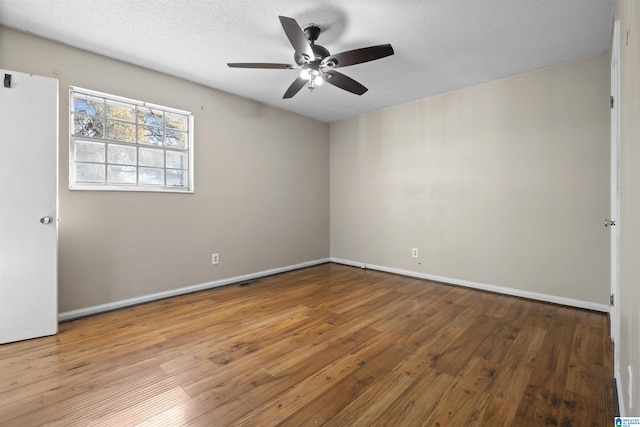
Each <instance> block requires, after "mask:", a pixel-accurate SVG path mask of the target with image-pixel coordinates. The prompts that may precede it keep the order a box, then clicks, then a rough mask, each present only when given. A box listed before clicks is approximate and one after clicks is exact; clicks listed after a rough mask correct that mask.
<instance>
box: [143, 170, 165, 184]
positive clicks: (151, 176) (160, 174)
mask: <svg viewBox="0 0 640 427" xmlns="http://www.w3.org/2000/svg"><path fill="white" fill-rule="evenodd" d="M138 181H139V183H140V184H145V185H164V169H151V168H140V171H139V174H138Z"/></svg>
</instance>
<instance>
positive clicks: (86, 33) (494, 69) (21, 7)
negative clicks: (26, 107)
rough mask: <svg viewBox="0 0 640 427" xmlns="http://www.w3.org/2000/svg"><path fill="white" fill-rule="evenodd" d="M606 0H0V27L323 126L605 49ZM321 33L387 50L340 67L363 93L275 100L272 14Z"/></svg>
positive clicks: (276, 32) (276, 25)
mask: <svg viewBox="0 0 640 427" xmlns="http://www.w3.org/2000/svg"><path fill="white" fill-rule="evenodd" d="M613 1H614V0H401V1H400V0H396V1H393V0H350V1H345V0H312V1H300V0H273V1H265V0H0V23H1V24H4V25H6V26H9V27H12V28H16V29H19V30H23V31H28V32H31V33H35V34H38V35H41V36H44V37H47V38H50V39H53V40H58V41H61V42H63V43H66V44H69V45H71V46H75V47H79V48H82V49H86V50H89V51H92V52H96V53H100V54H103V55H106V56H110V57H113V58H117V59H120V60H123V61H127V62H130V63H133V64H137V65H141V66H144V67H147V68H151V69H154V70H158V71H162V72H165V73H168V74H172V75H176V76H179V77H182V78H185V79H188V80H192V81H194V82H197V83H201V84H203V85H206V86H210V87H213V88H217V89H220V90H223V91H226V92H230V93H234V94H237V95H241V96H244V97H247V98H252V99H256V100H258V101H261V102H264V103H266V104H270V105H273V106H276V107H279V108H284V109H286V110H290V111H295V112H297V113H299V114H302V115H305V116H309V117H313V118H316V119H318V120H322V121H326V122H334V121H338V120H342V119H345V118H348V117H352V116H356V115H359V114H362V113H366V112H369V111H375V110H379V109H382V108H387V107H390V106H393V105H398V104H402V103H406V102H410V101H413V100H417V99H420V98H426V97H429V96H433V95H436V94H440V93H444V92H449V91H452V90H455V89H459V88H462V87H468V86H472V85H475V84H478V83H482V82H487V81H491V80H496V79H499V78H503V77H507V76H512V75H515V74H520V73H524V72H527V71H532V70H535V69H539V68H543V67H547V66H550V65H554V64H559V63H563V62H567V61H572V60H576V59H580V58H584V57H588V56H590V55H594V54H597V53H601V52H604V51H607V50H609V47H610V40H611V28H612V19H613ZM279 15H283V16H288V17H291V18H294V19H295V20H296V21H297V22H298V24H300V26H301V27H303V28H304V27H305V26H306V25H307V24H310V23H315V24H316V25H318V26H319V27H320V28H321V29H322V30H323V32H322V34H320V38H319V39H318V41H317V42H316V43H317V44H319V45H322V46H324V47H326V48H327V49H329V51H330V52H331V53H338V52H342V51H345V50H351V49H356V48H361V47H366V46H371V45H378V44H385V43H391V45H392V46H393V48H394V50H395V55H393V56H390V57H387V58H383V59H379V60H376V61H372V62H368V63H364V64H358V65H353V66H350V67H344V68H340V70H339V71H340V72H342V73H344V74H346V75H348V76H349V77H352V78H354V79H356V80H358V81H359V82H360V83H362V84H364V85H365V86H367V87H368V88H369V91H368V92H367V93H365V94H364V95H362V96H357V95H353V94H351V93H349V92H345V91H343V90H341V89H338V88H336V87H334V86H331V85H328V84H325V85H323V86H322V87H320V88H318V89H317V90H315V91H313V92H311V91H308V90H306V89H303V90H301V91H300V92H299V93H298V94H297V95H296V96H295V97H294V98H292V99H288V100H284V99H282V95H283V94H284V92H285V90H286V89H287V88H288V87H289V85H290V84H291V82H292V81H293V80H294V79H295V78H296V77H297V75H298V72H297V71H296V70H255V69H250V70H246V69H237V68H234V69H231V68H228V67H227V66H226V63H227V62H277V63H291V64H294V61H293V48H292V47H291V45H290V43H289V41H288V39H287V37H286V36H285V34H284V32H283V30H282V27H281V25H280V21H279V20H278V16H279Z"/></svg>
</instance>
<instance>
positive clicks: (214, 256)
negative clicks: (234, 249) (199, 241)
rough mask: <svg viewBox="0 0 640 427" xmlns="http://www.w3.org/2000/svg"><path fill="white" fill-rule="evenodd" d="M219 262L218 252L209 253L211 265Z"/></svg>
mask: <svg viewBox="0 0 640 427" xmlns="http://www.w3.org/2000/svg"><path fill="white" fill-rule="evenodd" d="M217 264H220V254H218V253H215V254H211V265H217Z"/></svg>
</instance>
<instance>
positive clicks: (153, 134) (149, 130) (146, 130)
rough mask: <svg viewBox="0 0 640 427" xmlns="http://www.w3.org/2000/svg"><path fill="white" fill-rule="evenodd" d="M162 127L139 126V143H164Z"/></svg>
mask: <svg viewBox="0 0 640 427" xmlns="http://www.w3.org/2000/svg"><path fill="white" fill-rule="evenodd" d="M163 139H164V138H163V135H162V128H156V127H152V126H138V144H147V145H162V140H163Z"/></svg>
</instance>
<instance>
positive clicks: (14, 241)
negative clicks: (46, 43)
mask: <svg viewBox="0 0 640 427" xmlns="http://www.w3.org/2000/svg"><path fill="white" fill-rule="evenodd" d="M7 76H10V80H11V81H10V87H5V86H6V85H7V84H8V82H7ZM0 79H1V80H2V81H3V82H4V83H5V84H3V85H1V86H0V343H7V342H12V341H18V340H23V339H29V338H35V337H39V336H45V335H52V334H55V333H56V332H57V329H58V321H57V316H58V289H57V287H58V285H57V284H58V281H57V274H58V272H57V264H58V260H57V245H58V243H57V240H58V225H57V224H58V221H57V218H58V216H57V211H58V182H57V181H58V171H57V168H58V81H57V80H56V79H52V78H48V77H40V76H33V75H29V74H25V73H19V72H15V71H9V70H2V69H0Z"/></svg>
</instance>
